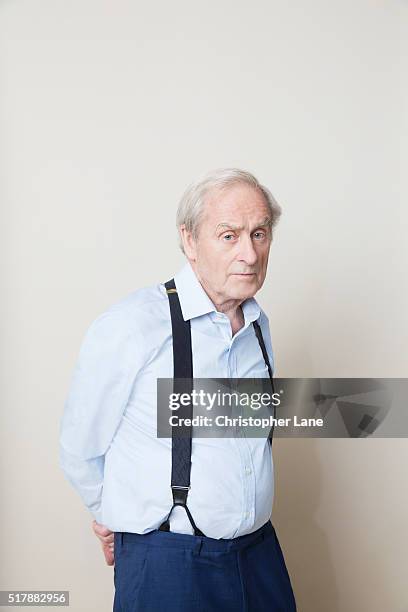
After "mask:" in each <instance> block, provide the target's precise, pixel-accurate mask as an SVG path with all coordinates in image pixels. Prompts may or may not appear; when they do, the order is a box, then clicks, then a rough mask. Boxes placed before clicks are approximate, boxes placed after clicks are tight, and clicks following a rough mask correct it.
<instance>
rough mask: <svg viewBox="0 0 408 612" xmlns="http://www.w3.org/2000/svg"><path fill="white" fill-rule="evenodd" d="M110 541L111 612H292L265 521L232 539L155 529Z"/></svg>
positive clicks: (275, 546)
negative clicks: (112, 576)
mask: <svg viewBox="0 0 408 612" xmlns="http://www.w3.org/2000/svg"><path fill="white" fill-rule="evenodd" d="M114 541H115V546H114V554H115V567H114V582H115V601H114V607H113V612H142V611H143V612H173V611H174V612H176V611H177V612H209V611H211V610H214V611H217V610H219V611H220V612H266V611H268V612H296V604H295V598H294V595H293V591H292V586H291V583H290V578H289V575H288V571H287V569H286V565H285V561H284V558H283V554H282V550H281V547H280V545H279V542H278V538H277V536H276V533H275V529H274V528H273V526H272V524H271V523H270V522H269V521H268V522H267V523H266V524H265V525H264V526H263V527H261V528H260V529H258V530H257V531H255V532H254V533H250V534H248V535H244V536H240V537H238V538H233V539H231V540H216V539H214V538H207V537H201V536H194V535H189V534H180V533H172V532H166V531H158V530H156V531H151V532H150V533H147V534H145V535H140V534H137V533H121V532H116V533H115V535H114Z"/></svg>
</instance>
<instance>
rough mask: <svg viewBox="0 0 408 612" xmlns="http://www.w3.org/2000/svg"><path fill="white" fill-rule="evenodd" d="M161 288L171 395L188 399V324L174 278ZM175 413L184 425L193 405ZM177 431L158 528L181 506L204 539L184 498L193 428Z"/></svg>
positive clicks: (164, 528) (190, 367)
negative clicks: (168, 327) (168, 328)
mask: <svg viewBox="0 0 408 612" xmlns="http://www.w3.org/2000/svg"><path fill="white" fill-rule="evenodd" d="M164 286H165V287H166V291H167V296H168V298H169V305H170V315H171V324H172V333H173V370H174V383H173V391H174V393H188V395H189V396H190V397H191V392H192V390H193V353H192V348H191V327H190V321H184V319H183V314H182V312H181V307H180V301H179V298H178V295H177V289H176V285H175V282H174V279H171V280H170V281H167V283H165V285H164ZM177 414H178V416H179V417H180V418H182V419H183V421H182V423H185V422H186V420H185V419H192V417H193V406H192V404H191V402H190V403H189V404H188V405H186V406H181V407H180V408H179V409H178V411H177ZM190 422H191V421H190ZM177 429H178V435H177V436H176V435H175V432H176V428H175V427H172V430H171V433H172V443H171V490H172V493H173V506H172V508H171V510H170V512H169V514H168V516H167V519H166V520H165V521H164V522H163V523H162V525H160V527H159V529H160V530H161V531H170V521H169V519H170V514H171V513H172V510H173V508H174V507H175V506H182V507H183V508H184V509H185V511H186V513H187V516H188V518H189V521H190V523H191V525H192V527H193V529H194V535H200V536H203V535H204V534H203V532H202V531H201V530H200V529H198V527H197V526H196V524H195V522H194V520H193V517H192V516H191V513H190V511H189V509H188V507H187V496H188V492H189V490H190V472H191V444H192V440H191V436H192V426H191V425H190V426H186V425H182V426H180V427H178V428H177Z"/></svg>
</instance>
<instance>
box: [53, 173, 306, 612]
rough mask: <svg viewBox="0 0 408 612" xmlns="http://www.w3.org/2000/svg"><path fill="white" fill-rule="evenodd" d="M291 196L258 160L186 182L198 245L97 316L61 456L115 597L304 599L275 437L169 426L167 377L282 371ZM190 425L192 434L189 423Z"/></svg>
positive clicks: (138, 604) (281, 606)
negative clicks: (279, 239)
mask: <svg viewBox="0 0 408 612" xmlns="http://www.w3.org/2000/svg"><path fill="white" fill-rule="evenodd" d="M279 215H280V207H279V205H278V204H277V203H276V201H275V200H274V198H273V196H272V194H271V193H270V191H269V190H268V189H267V188H266V187H264V186H263V185H261V184H260V183H259V182H258V181H257V179H256V178H255V177H254V176H253V175H251V174H249V173H248V172H245V171H242V170H238V169H221V170H217V171H214V172H211V173H209V174H208V175H206V176H205V177H204V178H203V179H202V180H200V181H198V182H196V183H194V184H193V185H191V186H190V187H189V188H188V189H187V191H186V192H185V194H184V196H183V198H182V200H181V202H180V206H179V209H178V213H177V226H178V229H179V233H180V246H181V249H182V251H183V253H184V254H185V256H186V258H187V260H188V261H187V262H186V263H185V265H184V267H183V268H182V269H181V270H180V271H179V272H178V273H177V274H176V275H175V277H174V279H172V280H171V281H168V282H167V283H165V284H161V283H160V284H156V285H153V286H151V287H147V288H143V289H139V290H137V291H134V292H133V293H131V294H130V295H128V296H127V297H126V298H124V299H123V300H121V301H119V302H118V303H116V304H114V305H112V306H111V307H110V308H109V309H108V310H107V311H106V312H104V313H103V314H101V315H100V316H99V317H98V318H97V319H96V320H95V321H94V322H93V323H92V324H91V326H90V327H89V329H88V331H87V333H86V335H85V338H84V340H83V343H82V346H81V350H80V353H79V358H78V363H77V366H76V369H75V371H74V374H73V378H72V381H71V386H70V391H69V395H68V398H67V402H66V404H65V411H64V416H63V419H62V423H61V436H60V464H61V467H62V469H63V470H64V472H65V474H66V476H67V478H68V479H69V480H70V482H71V483H72V484H73V485H74V487H75V488H76V489H77V491H78V492H79V494H80V495H81V497H82V499H83V501H84V503H85V504H86V506H87V507H88V509H89V510H90V511H91V513H92V514H93V516H94V519H95V520H94V522H93V528H94V531H95V533H96V534H97V535H98V537H99V538H100V540H101V542H102V545H103V549H104V552H105V557H106V560H107V563H108V564H110V565H113V564H114V565H115V568H114V574H115V589H116V590H115V601H114V611H115V612H125V611H128V612H137V611H139V610H140V611H141V610H145V611H148V612H154V611H159V610H160V611H162V610H163V609H165V610H177V611H179V612H192V611H195V610H202V611H206V612H207V611H209V610H220V611H222V612H228V611H231V612H239V611H244V610H245V611H248V610H249V611H251V612H252V611H253V612H262V611H268V612H274V611H276V612H278V611H280V612H292V611H294V610H296V605H295V600H294V595H293V591H292V587H291V583H290V579H289V575H288V572H287V569H286V566H285V562H284V559H283V555H282V551H281V548H280V546H279V542H278V539H277V536H276V533H275V530H274V528H273V526H272V524H271V523H270V516H271V510H272V501H273V486H274V477H273V461H272V455H271V445H270V443H269V442H270V440H268V439H267V438H259V437H258V438H250V437H245V436H244V437H231V438H226V437H222V438H216V439H215V438H194V439H193V440H191V437H190V438H189V439H188V438H187V439H183V440H182V441H179V442H177V438H173V439H170V438H160V437H158V436H157V421H156V416H157V414H156V411H157V405H156V400H157V394H156V383H157V379H158V378H173V377H174V378H175V379H176V378H177V377H184V378H185V379H186V380H190V379H191V380H192V378H193V368H194V377H196V378H212V377H215V378H233V377H237V378H238V377H239V378H245V377H265V378H267V377H268V375H270V376H272V366H273V354H272V346H271V338H270V333H269V325H268V318H267V316H266V315H265V313H264V312H263V310H262V309H261V308H260V306H259V305H258V303H257V302H256V300H255V299H254V297H253V296H254V295H255V294H256V292H257V291H258V290H259V289H260V288H261V287H262V285H263V282H264V279H265V275H266V270H267V264H268V256H269V250H270V246H271V241H272V229H273V227H274V226H275V224H276V222H277V220H278V218H279ZM179 440H181V439H180V438H179Z"/></svg>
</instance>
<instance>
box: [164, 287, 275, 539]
mask: <svg viewBox="0 0 408 612" xmlns="http://www.w3.org/2000/svg"><path fill="white" fill-rule="evenodd" d="M164 286H165V287H166V291H167V297H168V299H169V306H170V315H171V325H172V335H173V372H174V382H173V391H174V393H188V395H189V396H190V397H191V392H192V390H193V385H194V380H193V353H192V348H191V326H190V321H189V320H188V321H184V319H183V313H182V311H181V306H180V301H179V298H178V295H177V289H176V285H175V282H174V279H171V280H169V281H167V282H166V283H165V284H164ZM253 325H254V329H255V334H256V337H257V339H258V342H259V345H260V347H261V351H262V355H263V358H264V360H265V364H266V366H267V368H268V372H269V378H270V380H271V385H272V392H274V391H273V388H274V387H273V376H272V368H271V365H270V363H269V358H268V353H267V350H266V348H265V343H264V340H263V337H262V332H261V328H260V326H259V323H258V322H257V321H254V322H253ZM183 404H184V403H183ZM178 416H179V417H180V418H182V419H183V421H182V423H183V425H182V426H179V427H178V428H177V429H178V431H179V434H178V435H177V436H176V435H175V432H176V428H175V427H172V430H171V433H172V441H171V490H172V494H173V505H172V507H171V509H170V512H169V514H168V515H167V518H166V519H165V521H163V523H162V524H161V525H160V527H159V530H160V531H170V515H171V513H172V511H173V508H174V507H175V506H182V507H183V508H184V509H185V511H186V513H187V516H188V518H189V521H190V523H191V525H192V527H193V529H194V535H196V536H204V533H203V532H202V531H201V530H200V529H198V527H197V525H196V524H195V522H194V519H193V517H192V516H191V513H190V510H189V509H188V507H187V497H188V492H189V490H190V473H191V450H192V426H191V425H189V426H186V425H184V423H185V422H186V419H190V422H191V419H192V417H193V406H192V404H191V402H190V403H189V404H187V405H186V406H185V405H182V406H180V408H179V409H178ZM271 431H272V433H273V427H272V429H271ZM269 442H270V443H271V444H272V441H271V438H270V437H269Z"/></svg>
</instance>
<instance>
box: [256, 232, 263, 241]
mask: <svg viewBox="0 0 408 612" xmlns="http://www.w3.org/2000/svg"><path fill="white" fill-rule="evenodd" d="M257 235H258V239H259V238H264V237H265V233H264V232H255V233H254V236H257Z"/></svg>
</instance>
